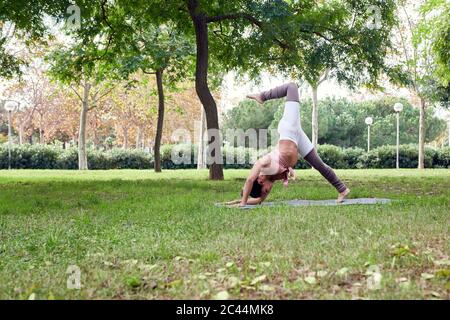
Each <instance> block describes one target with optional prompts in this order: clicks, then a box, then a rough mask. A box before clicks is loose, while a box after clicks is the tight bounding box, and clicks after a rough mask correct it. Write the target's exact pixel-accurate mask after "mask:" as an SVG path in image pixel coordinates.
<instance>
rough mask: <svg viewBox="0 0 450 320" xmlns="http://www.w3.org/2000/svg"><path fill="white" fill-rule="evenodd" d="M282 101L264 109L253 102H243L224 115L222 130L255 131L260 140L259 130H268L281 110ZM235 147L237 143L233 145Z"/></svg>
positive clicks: (266, 105) (271, 103)
mask: <svg viewBox="0 0 450 320" xmlns="http://www.w3.org/2000/svg"><path fill="white" fill-rule="evenodd" d="M280 103H281V102H280V101H277V100H273V101H269V102H267V103H265V104H264V106H263V107H261V106H260V105H258V104H257V103H256V102H254V101H252V100H243V101H241V102H240V103H239V104H238V105H237V106H236V107H235V108H233V109H231V110H229V111H228V112H227V113H226V114H225V115H224V120H223V125H222V129H223V131H224V132H226V130H228V129H241V130H243V131H246V130H248V129H255V130H256V132H257V134H258V139H259V129H268V128H269V127H270V124H271V123H272V122H273V120H274V116H275V112H276V111H278V110H279V106H280ZM267 139H268V145H270V144H271V141H270V134H269V135H268V136H267ZM233 145H235V143H234V144H233Z"/></svg>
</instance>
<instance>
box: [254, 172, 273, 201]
mask: <svg viewBox="0 0 450 320" xmlns="http://www.w3.org/2000/svg"><path fill="white" fill-rule="evenodd" d="M272 186H273V181H272V180H270V179H269V177H267V176H264V175H260V176H259V177H258V179H256V180H255V181H254V182H253V186H252V190H251V191H250V197H252V198H260V197H262V196H263V195H264V196H267V195H268V194H269V192H270V190H271V189H272Z"/></svg>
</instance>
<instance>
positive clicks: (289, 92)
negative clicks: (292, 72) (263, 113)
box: [248, 82, 300, 103]
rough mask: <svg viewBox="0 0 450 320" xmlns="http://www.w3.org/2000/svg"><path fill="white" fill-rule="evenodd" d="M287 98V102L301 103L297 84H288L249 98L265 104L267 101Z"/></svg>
mask: <svg viewBox="0 0 450 320" xmlns="http://www.w3.org/2000/svg"><path fill="white" fill-rule="evenodd" d="M284 97H286V101H295V102H299V101H300V98H299V96H298V87H297V85H296V84H295V83H293V82H291V83H287V84H284V85H282V86H279V87H276V88H273V89H271V90H269V91H264V92H261V93H259V94H254V95H249V96H248V98H251V99H255V100H256V101H258V102H260V103H264V102H265V101H267V100H272V99H279V98H284Z"/></svg>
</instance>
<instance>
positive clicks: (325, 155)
mask: <svg viewBox="0 0 450 320" xmlns="http://www.w3.org/2000/svg"><path fill="white" fill-rule="evenodd" d="M267 152H268V150H254V149H248V148H247V149H246V148H243V147H239V148H233V147H229V146H225V147H224V148H223V157H224V167H225V168H226V169H243V168H246V169H248V168H251V166H252V161H250V160H251V159H252V160H254V159H257V158H258V157H260V156H262V155H263V154H265V153H267ZM318 153H319V155H320V156H321V158H322V159H323V161H324V162H325V163H327V164H328V165H329V166H331V167H333V168H336V169H358V168H360V169H363V168H395V158H396V148H395V146H383V147H379V148H376V149H373V150H371V151H370V152H366V151H364V150H363V149H360V148H349V149H342V148H340V147H336V146H332V145H320V146H319V148H318ZM172 154H173V155H174V156H172ZM161 160H162V167H163V169H194V168H196V167H197V164H196V163H197V161H196V160H197V146H195V145H191V144H179V145H164V146H162V147H161ZM227 160H231V161H227ZM238 160H239V161H238ZM88 163H89V169H92V170H109V169H151V168H153V165H154V159H153V154H151V153H148V152H145V151H143V150H123V149H112V150H109V151H100V150H95V149H88ZM417 163H418V148H417V146H415V145H402V146H400V167H402V168H417ZM11 167H12V168H14V169H65V170H76V169H78V152H77V149H76V148H70V149H66V150H63V149H61V148H59V147H55V146H47V145H22V146H18V145H14V146H12V149H11ZM296 167H297V168H309V165H308V164H307V163H306V161H304V160H303V159H300V160H299V161H298V163H297V165H296ZM425 167H426V168H450V147H446V148H441V149H433V148H426V150H425ZM6 168H8V147H7V144H0V169H6Z"/></svg>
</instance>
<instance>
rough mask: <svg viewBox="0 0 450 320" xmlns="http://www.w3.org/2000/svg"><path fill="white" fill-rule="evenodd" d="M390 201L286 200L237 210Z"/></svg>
mask: <svg viewBox="0 0 450 320" xmlns="http://www.w3.org/2000/svg"><path fill="white" fill-rule="evenodd" d="M390 202H391V200H390V199H378V198H358V199H346V200H344V202H342V203H336V200H334V199H333V200H288V201H277V202H263V203H262V204H260V205H256V206H250V205H247V206H245V207H240V208H239V209H253V208H259V207H263V206H265V207H274V206H279V205H282V206H283V205H284V206H286V205H287V206H292V207H309V206H345V205H355V204H360V205H373V204H388V203H390ZM216 206H218V207H227V206H226V205H223V204H220V203H217V204H216Z"/></svg>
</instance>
